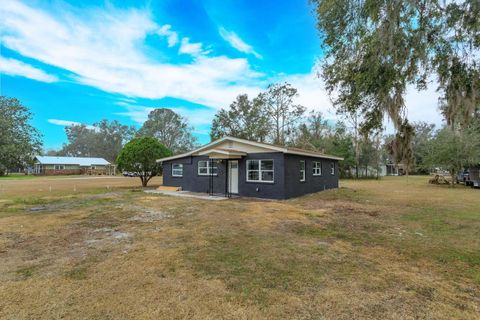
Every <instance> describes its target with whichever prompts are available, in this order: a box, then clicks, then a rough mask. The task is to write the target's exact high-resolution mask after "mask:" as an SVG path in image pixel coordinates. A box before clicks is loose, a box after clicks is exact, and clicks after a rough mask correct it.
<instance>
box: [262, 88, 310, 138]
mask: <svg viewBox="0 0 480 320" xmlns="http://www.w3.org/2000/svg"><path fill="white" fill-rule="evenodd" d="M297 95H298V94H297V89H295V88H293V87H292V86H291V85H290V84H289V83H283V84H281V83H276V84H271V85H269V86H268V89H267V91H266V92H265V93H262V94H261V99H262V100H263V101H264V103H265V108H266V112H267V115H268V117H269V118H270V119H271V121H272V134H271V136H272V142H273V143H275V144H279V145H285V144H287V143H288V142H289V141H290V140H291V139H292V136H293V135H294V133H295V129H296V125H297V124H298V122H299V121H300V120H301V118H302V116H303V114H304V113H305V107H303V106H301V105H298V104H294V101H293V99H294V98H295V97H296V96H297Z"/></svg>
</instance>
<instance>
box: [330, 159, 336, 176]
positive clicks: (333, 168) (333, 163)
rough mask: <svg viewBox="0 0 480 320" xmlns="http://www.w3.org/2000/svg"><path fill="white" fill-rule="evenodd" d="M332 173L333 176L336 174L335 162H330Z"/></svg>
mask: <svg viewBox="0 0 480 320" xmlns="http://www.w3.org/2000/svg"><path fill="white" fill-rule="evenodd" d="M330 173H331V174H332V176H334V175H335V162H332V163H330Z"/></svg>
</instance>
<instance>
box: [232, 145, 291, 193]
mask: <svg viewBox="0 0 480 320" xmlns="http://www.w3.org/2000/svg"><path fill="white" fill-rule="evenodd" d="M249 159H259V160H273V169H274V172H273V183H269V182H247V160H249ZM284 165H285V164H284V155H283V153H281V152H271V153H249V154H248V155H247V156H245V157H243V158H242V159H240V160H239V162H238V166H239V168H238V193H239V195H241V196H245V197H257V198H267V199H285V176H284V172H285V171H284V170H283V167H284Z"/></svg>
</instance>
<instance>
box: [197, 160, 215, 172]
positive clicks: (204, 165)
mask: <svg viewBox="0 0 480 320" xmlns="http://www.w3.org/2000/svg"><path fill="white" fill-rule="evenodd" d="M210 165H211V163H210V161H208V160H200V161H198V175H199V176H209V175H210V174H211V175H214V176H216V175H217V173H218V167H217V163H216V162H215V161H214V162H213V165H212V166H210Z"/></svg>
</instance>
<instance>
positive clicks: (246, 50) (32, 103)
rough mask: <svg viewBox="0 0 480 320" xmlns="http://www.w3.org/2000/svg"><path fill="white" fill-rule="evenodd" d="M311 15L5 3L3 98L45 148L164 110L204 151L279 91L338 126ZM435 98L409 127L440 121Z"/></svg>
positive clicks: (232, 1) (258, 9)
mask: <svg viewBox="0 0 480 320" xmlns="http://www.w3.org/2000/svg"><path fill="white" fill-rule="evenodd" d="M312 10H313V8H312V7H311V5H310V4H309V2H308V0H305V1H303V0H298V1H289V0H285V1H281V0H276V1H240V0H222V1H213V0H204V1H201V0H197V1H194V0H192V1H188V0H182V1H176V0H164V1H147V2H145V3H141V2H140V1H121V2H116V1H108V2H105V1H34V0H32V1H23V2H22V1H15V0H13V1H10V0H4V1H2V6H1V8H0V29H1V30H2V34H1V37H2V38H1V40H2V41H1V57H0V72H1V78H0V91H1V94H2V95H6V96H13V97H16V98H18V99H20V100H21V101H22V102H23V103H24V104H25V105H27V106H28V107H30V108H31V110H32V112H33V113H34V119H33V124H34V125H35V126H36V127H37V128H38V129H39V130H40V131H41V132H42V133H43V135H44V147H45V148H47V149H48V148H59V147H61V146H62V144H63V143H65V142H66V136H65V133H64V126H65V125H68V124H71V123H84V124H87V125H91V124H93V123H95V122H98V121H100V120H101V119H103V118H107V119H109V120H114V119H116V120H119V121H120V122H122V123H125V124H131V125H135V126H137V127H139V126H140V125H141V124H142V122H143V121H144V120H145V119H146V116H147V115H148V112H149V111H151V110H152V108H165V107H167V108H172V109H174V110H175V111H177V112H178V113H180V114H181V115H182V116H184V117H185V118H187V119H188V121H189V122H190V124H191V125H193V126H194V127H195V135H196V136H198V138H199V141H200V142H201V143H206V142H208V141H209V136H208V132H209V128H210V123H211V120H212V118H213V115H214V114H215V112H216V111H217V110H218V109H219V108H222V107H227V106H228V105H229V104H230V102H231V101H232V100H233V99H234V98H235V97H236V96H237V95H238V94H241V93H247V94H249V95H250V96H254V95H256V94H258V92H260V91H261V90H263V89H264V88H265V87H266V86H267V85H268V84H269V83H272V82H278V81H288V82H290V83H292V85H293V86H295V87H296V88H298V90H299V97H298V99H297V100H298V103H301V104H303V105H305V106H306V107H307V108H308V109H316V110H321V111H322V112H323V113H324V114H325V116H326V117H327V118H331V119H334V118H335V117H336V116H335V113H334V112H333V110H332V107H331V103H330V101H329V98H328V96H327V95H326V93H325V90H324V88H323V84H322V81H321V80H320V79H318V77H317V75H316V74H317V71H318V69H317V68H316V67H315V66H316V63H317V62H318V61H319V60H321V58H322V52H321V49H320V40H319V36H318V31H317V29H316V28H315V24H316V21H315V17H314V15H313V13H312ZM436 98H437V95H436V93H435V92H434V90H429V91H427V92H424V93H422V94H416V93H411V94H409V96H407V102H408V101H410V103H409V105H408V107H409V110H411V112H410V116H411V118H413V120H421V119H423V118H425V119H424V120H429V121H434V122H439V121H440V120H439V116H438V113H437V112H436ZM432 117H433V118H432Z"/></svg>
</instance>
